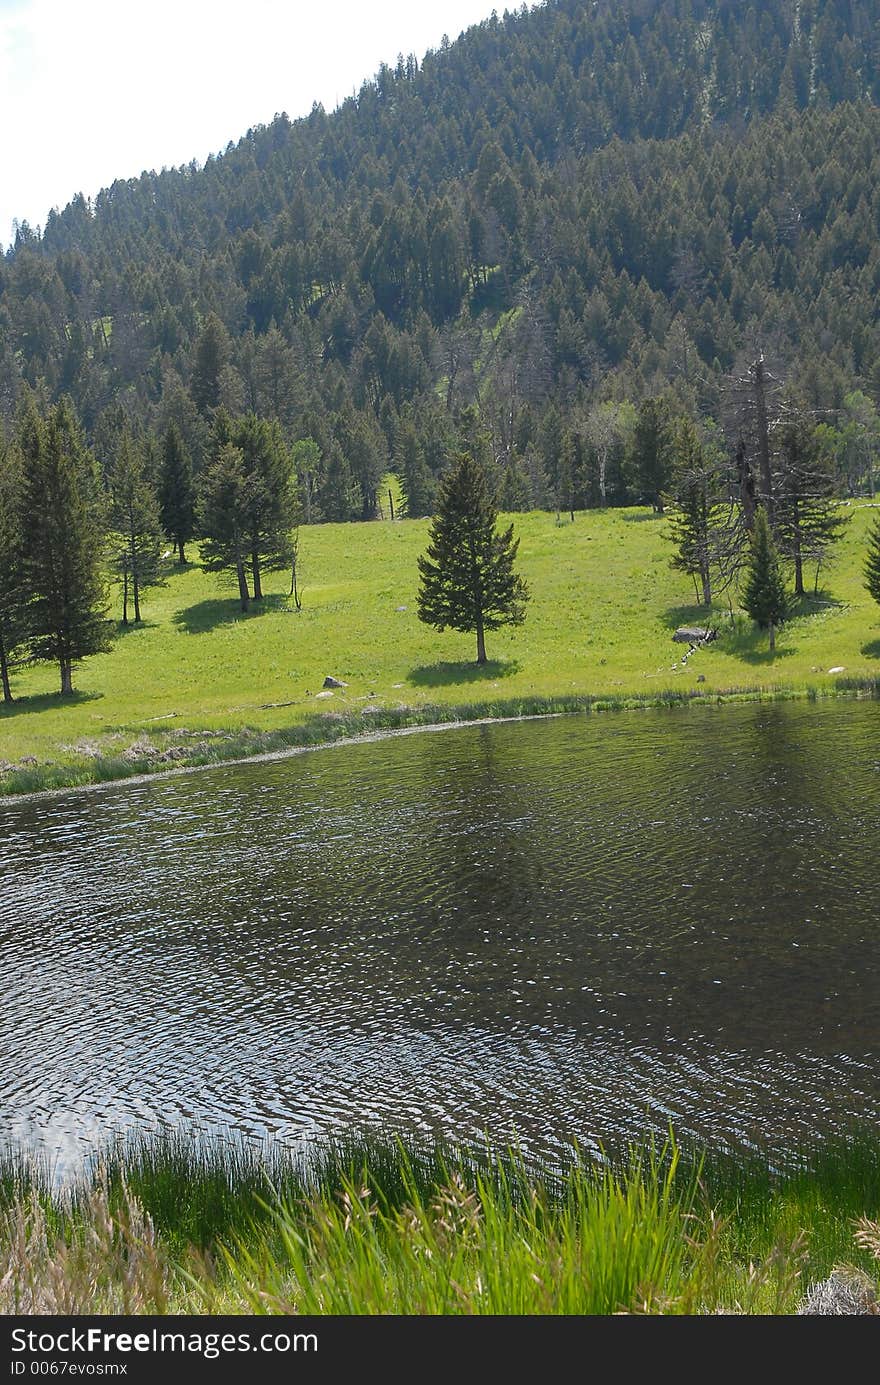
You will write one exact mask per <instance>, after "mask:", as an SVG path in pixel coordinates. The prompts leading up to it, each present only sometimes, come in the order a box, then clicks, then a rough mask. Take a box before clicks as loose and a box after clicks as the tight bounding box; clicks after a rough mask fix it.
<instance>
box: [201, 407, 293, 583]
mask: <svg viewBox="0 0 880 1385" xmlns="http://www.w3.org/2000/svg"><path fill="white" fill-rule="evenodd" d="M227 434H228V441H229V442H231V443H232V445H233V446H234V447H236V448H237V449H238V450H239V451H240V452H241V454H242V459H243V465H244V470H245V474H246V476H247V479H248V484H247V487H246V488H245V490H244V491H243V492H242V495H243V497H244V500H245V503H246V511H245V514H244V516H243V520H244V524H245V530H246V534H247V539H248V552H249V560H250V568H251V575H252V579H253V595H254V600H255V601H260V600H262V597H263V585H262V573H263V570H264V569H266V568H268V569H279V568H286V567H288V566H289V564H290V561H291V552H290V534H291V530H292V529H293V527H294V525H295V524H296V523H297V521H298V514H297V494H296V477H295V474H294V469H293V459H292V457H291V455H290V451H289V449H288V448H287V445H286V444H285V442H284V438H283V437H282V435H281V427H280V425H279V423H278V420H277V419H266V418H257V416H256V414H245V415H244V416H243V417H241V418H237V419H232V420H229V419H227V418H225V417H224V418H223V420H222V421H221V422H220V425H219V436H221V437H222V438H223V439H224V440H226V437H227Z"/></svg>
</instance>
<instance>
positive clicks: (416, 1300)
mask: <svg viewBox="0 0 880 1385" xmlns="http://www.w3.org/2000/svg"><path fill="white" fill-rule="evenodd" d="M878 1213H880V1140H878V1139H877V1136H876V1133H875V1132H872V1131H868V1132H864V1133H862V1134H857V1135H854V1136H852V1137H851V1138H848V1139H843V1138H841V1139H838V1140H835V1141H832V1142H829V1143H827V1144H825V1145H822V1146H818V1145H817V1146H816V1147H815V1148H812V1149H801V1150H798V1151H793V1153H792V1155H791V1157H790V1158H789V1159H788V1160H787V1161H786V1162H785V1165H784V1167H782V1168H777V1169H775V1170H771V1169H770V1168H769V1167H768V1166H767V1164H766V1162H764V1161H762V1160H761V1159H760V1158H759V1157H758V1156H750V1157H746V1158H745V1159H743V1158H736V1159H734V1158H733V1157H732V1156H729V1155H707V1156H704V1157H697V1156H694V1155H689V1154H687V1153H685V1154H683V1153H682V1152H681V1151H680V1150H679V1149H678V1148H677V1147H676V1145H675V1143H674V1142H673V1141H672V1140H670V1141H669V1142H668V1143H667V1144H666V1145H665V1146H664V1147H662V1148H661V1147H658V1146H657V1145H656V1144H654V1143H650V1142H649V1143H646V1144H645V1145H643V1146H642V1147H640V1148H635V1149H632V1150H630V1151H628V1152H627V1153H626V1154H625V1155H623V1156H622V1157H621V1158H620V1159H619V1160H611V1161H609V1162H606V1163H601V1162H589V1161H586V1160H581V1159H578V1158H572V1159H571V1160H569V1161H568V1162H567V1163H558V1164H556V1165H553V1166H540V1165H536V1164H534V1163H533V1162H531V1161H528V1160H526V1159H525V1158H524V1157H522V1156H521V1155H520V1154H518V1153H515V1152H496V1151H492V1150H488V1149H486V1150H461V1149H455V1148H452V1147H450V1146H444V1145H442V1144H433V1145H432V1144H423V1145H409V1146H404V1145H402V1144H400V1143H395V1142H393V1141H391V1140H387V1139H386V1140H383V1139H370V1140H364V1141H357V1140H351V1141H348V1142H345V1143H337V1144H335V1145H333V1146H330V1147H329V1148H325V1149H324V1150H323V1151H321V1152H320V1153H319V1154H318V1155H316V1156H315V1157H314V1158H313V1159H311V1161H310V1162H308V1163H306V1162H304V1161H302V1160H299V1159H297V1158H295V1157H294V1156H293V1155H291V1154H289V1153H285V1152H284V1151H281V1150H278V1149H274V1150H270V1151H266V1152H263V1153H259V1152H257V1151H253V1150H249V1149H248V1148H246V1147H245V1146H244V1145H241V1144H231V1145H223V1146H221V1145H219V1144H209V1143H206V1144H200V1143H197V1142H194V1141H189V1140H186V1139H184V1138H182V1137H175V1136H163V1137H160V1138H158V1139H156V1140H141V1141H137V1142H135V1143H128V1144H126V1145H119V1146H117V1147H116V1148H114V1149H112V1150H111V1151H110V1152H109V1153H108V1154H107V1155H106V1156H105V1157H104V1158H103V1159H101V1160H100V1161H99V1162H96V1163H95V1164H94V1165H93V1166H92V1167H91V1169H90V1171H89V1173H88V1175H87V1176H85V1177H84V1178H83V1180H82V1181H81V1182H80V1183H79V1184H77V1185H75V1186H74V1187H72V1188H69V1189H67V1190H65V1191H62V1192H59V1191H57V1190H56V1191H53V1190H52V1188H51V1186H50V1183H49V1180H48V1178H47V1175H46V1171H45V1170H43V1169H41V1168H40V1167H37V1166H32V1165H27V1164H26V1163H24V1162H23V1161H21V1160H20V1159H19V1160H15V1159H12V1158H8V1159H6V1161H5V1162H3V1163H2V1164H0V1310H2V1311H3V1312H7V1313H9V1312H12V1313H34V1312H42V1313H94V1312H108V1313H184V1312H189V1313H206V1314H207V1313H212V1312H233V1313H234V1312H242V1313H253V1312H267V1313H320V1314H325V1313H403V1314H415V1313H432V1314H433V1313H490V1314H492V1313H590V1314H606V1313H614V1312H652V1313H657V1312H665V1313H711V1312H716V1311H728V1312H730V1311H733V1312H742V1313H751V1312H761V1313H790V1312H794V1311H796V1308H797V1305H798V1303H799V1301H800V1300H801V1298H802V1296H803V1294H804V1292H805V1290H806V1289H807V1287H808V1286H809V1284H810V1283H811V1282H814V1281H816V1280H819V1279H822V1278H824V1277H825V1276H826V1275H827V1274H828V1273H829V1272H830V1270H831V1269H832V1268H833V1266H834V1265H836V1264H838V1263H840V1262H847V1263H850V1264H852V1265H854V1266H860V1267H861V1269H862V1271H863V1272H867V1273H868V1274H869V1275H870V1276H871V1277H872V1280H873V1282H874V1283H876V1279H877V1262H876V1259H875V1258H874V1257H875V1255H876V1253H877V1249H878V1241H880V1227H878V1225H877V1218H878Z"/></svg>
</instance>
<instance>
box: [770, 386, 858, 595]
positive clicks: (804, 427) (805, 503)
mask: <svg viewBox="0 0 880 1385" xmlns="http://www.w3.org/2000/svg"><path fill="white" fill-rule="evenodd" d="M777 455H778V458H779V475H778V478H777V482H776V510H775V521H776V541H777V543H778V545H779V549H780V552H781V553H782V554H783V555H784V556H785V557H786V558H788V559H789V560H790V561H791V562H792V564H793V565H794V594H795V596H803V594H804V564H805V563H807V562H813V563H815V564H816V581H815V584H814V585H815V586H818V583H819V569H820V568H821V566H822V564H823V562H825V561H826V559H827V556H828V552H829V550H830V548H831V547H832V545H833V544H834V543H836V542H837V540H838V539H840V538H841V536H842V534H843V530H844V529H845V527H846V524H847V516H846V515H845V514H844V513H843V512H842V511H841V508H840V504H839V502H838V500H837V497H836V495H835V484H834V476H833V473H832V471H831V468H830V466H829V463H828V459H827V457H826V456H825V455H824V454H823V452H822V450H821V447H820V445H819V440H818V439H817V437H816V428H815V425H814V423H813V421H812V419H811V418H810V417H809V416H808V415H807V414H806V413H804V412H803V411H802V409H800V408H799V407H798V406H797V405H796V404H794V405H792V406H791V408H790V411H789V415H788V417H787V418H786V420H785V422H784V423H783V425H782V427H781V428H780V430H779V437H778V453H777Z"/></svg>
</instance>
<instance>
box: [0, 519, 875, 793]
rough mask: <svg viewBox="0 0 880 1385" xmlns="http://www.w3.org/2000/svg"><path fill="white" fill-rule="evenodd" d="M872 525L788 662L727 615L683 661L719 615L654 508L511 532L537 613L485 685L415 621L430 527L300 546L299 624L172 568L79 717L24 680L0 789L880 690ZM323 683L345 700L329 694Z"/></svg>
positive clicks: (840, 564) (801, 625)
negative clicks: (642, 706)
mask: <svg viewBox="0 0 880 1385" xmlns="http://www.w3.org/2000/svg"><path fill="white" fill-rule="evenodd" d="M874 513H876V511H875V510H874V508H873V507H872V506H870V505H868V504H867V503H861V504H856V505H854V506H853V507H852V515H853V518H852V523H851V524H850V526H849V529H848V532H847V536H846V538H845V540H844V543H843V544H842V545H841V546H840V549H839V552H838V556H837V560H836V562H835V564H834V566H833V568H831V569H830V570H829V571H828V573H827V574H824V575H823V579H822V582H823V585H822V586H820V592H819V596H818V598H816V599H813V598H808V599H807V600H806V601H805V602H804V604H803V606H802V608H801V610H800V612H799V614H798V615H797V616H796V618H795V619H793V620H792V621H791V622H790V623H789V624H788V625H787V626H786V627H785V629H784V630H783V631H782V632H781V633H780V638H779V641H778V646H777V651H776V655H775V656H774V657H771V655H770V654H769V653H768V651H767V648H766V646H767V639H766V636H765V635H763V634H760V633H759V632H758V631H757V630H756V629H755V627H753V626H752V624H751V622H749V621H748V620H747V619H746V618H745V617H744V616H742V615H741V614H740V613H739V612H738V611H737V610H736V608H735V607H734V611H733V614H731V612H730V610H729V608H728V604H727V601H726V600H725V601H723V602H722V603H720V604H719V605H717V606H716V607H715V609H714V610H713V613H712V616H711V623H713V624H715V625H717V626H718V629H719V632H720V633H719V638H718V641H717V643H715V644H713V645H710V646H707V647H705V648H703V649H700V650H699V651H698V652H697V653H696V654H694V655H693V656H692V657H691V658H690V659H689V660H688V661H687V662H686V663H682V662H681V656H682V654H683V653H684V652H685V649H684V647H682V646H681V645H676V644H673V642H672V638H671V637H672V633H673V630H674V629H675V627H676V626H677V625H680V624H682V623H692V622H694V621H697V622H699V623H706V622H707V615H706V612H705V610H704V609H701V608H699V607H696V606H694V605H692V604H689V603H690V602H692V600H693V589H692V587H691V586H690V585H689V583H688V582H687V581H686V580H685V579H684V578H683V577H682V576H681V575H680V574H677V573H674V572H673V571H671V569H670V567H669V557H670V545H669V543H668V542H667V541H666V538H665V533H666V521H665V520H664V519H663V518H660V517H654V516H652V515H651V514H650V513H649V512H648V511H646V510H635V509H633V510H615V511H608V512H600V511H589V512H586V513H583V514H578V516H577V518H576V520H575V522H574V523H573V524H571V523H569V522H567V521H566V522H564V523H561V524H557V522H556V519H555V516H554V515H552V514H546V513H541V512H534V513H531V514H527V515H520V516H516V517H515V524H516V532H517V533H518V534H519V535H520V537H521V546H520V558H521V566H522V570H523V571H524V573H525V575H526V577H527V580H528V582H529V585H530V587H531V591H532V601H531V604H530V607H529V611H528V615H527V619H526V623H525V625H524V626H522V627H521V628H520V629H519V630H514V631H509V630H505V631H500V632H497V633H495V634H493V635H491V636H490V637H489V639H488V646H487V647H488V653H489V658H490V663H489V664H488V665H487V666H485V667H483V668H478V667H477V665H476V664H475V663H474V662H472V661H473V660H474V657H475V647H474V640H473V638H472V637H471V636H469V635H459V634H456V633H454V632H451V631H447V632H446V633H445V634H444V635H440V634H437V633H436V632H435V631H433V630H430V629H429V628H427V627H426V626H424V625H422V624H421V623H420V622H419V620H418V617H417V615H416V588H417V567H416V559H417V556H418V554H419V553H420V552H422V551H423V549H424V547H425V543H426V536H427V529H428V521H427V520H404V521H401V522H395V523H393V524H391V523H388V522H385V523H376V524H345V525H332V524H328V525H320V526H314V527H312V528H309V529H306V530H304V531H303V535H302V542H301V550H302V557H301V566H302V580H303V584H304V604H303V609H302V610H301V611H300V612H296V611H294V610H293V609H292V603H291V602H289V601H288V600H287V598H286V591H287V581H286V578H285V575H284V574H276V575H275V576H274V577H273V578H272V579H270V582H269V584H268V590H269V592H270V595H269V597H268V599H267V601H266V603H265V606H266V609H265V610H264V611H258V610H255V611H254V612H253V613H251V614H248V615H242V614H241V612H240V611H239V610H238V608H237V605H238V603H237V600H236V598H235V595H234V593H233V591H232V589H231V587H230V586H229V585H227V584H224V583H223V581H222V579H220V578H217V577H214V576H209V575H207V574H206V573H205V572H203V570H202V569H201V567H200V566H198V565H197V564H195V563H193V564H192V565H191V566H189V567H188V568H187V569H185V570H182V571H181V570H177V569H173V568H170V569H169V575H168V580H167V584H166V585H165V586H164V587H161V588H158V589H157V590H155V591H153V592H151V593H148V595H147V598H146V601H145V603H144V616H145V620H144V624H143V626H141V627H139V628H131V629H130V630H129V631H128V632H123V631H122V628H121V626H120V627H119V639H118V641H117V643H116V646H115V648H114V650H113V652H112V653H110V654H107V655H101V656H98V657H96V658H93V659H90V660H88V661H87V662H86V663H84V664H83V665H82V666H81V668H80V669H79V671H78V673H77V675H76V678H75V686H76V688H77V696H76V698H75V699H74V700H73V701H70V700H68V701H67V702H64V701H62V699H61V698H60V697H58V696H57V694H56V692H55V688H56V686H57V681H56V680H57V671H56V670H55V668H54V667H52V666H48V665H44V666H41V667H39V668H33V669H30V670H27V671H25V672H23V673H21V674H19V675H18V677H17V678H16V680H15V692H16V695H17V698H18V700H17V701H16V703H15V704H13V705H12V706H11V707H0V765H2V766H3V771H4V772H3V774H2V779H0V782H2V783H3V785H4V787H5V788H7V789H17V790H21V789H26V788H37V787H42V786H43V785H44V784H46V783H75V782H86V781H88V780H91V779H94V778H112V777H116V776H117V775H121V774H124V773H132V772H135V771H137V770H139V769H143V768H148V767H149V768H155V767H168V766H169V765H173V764H175V763H178V762H180V763H185V762H186V761H192V760H195V761H199V760H202V761H204V760H206V759H217V758H228V757H229V756H232V755H235V754H242V753H255V752H256V751H259V750H265V749H271V748H273V747H275V746H278V745H283V744H285V743H286V744H289V743H291V741H295V740H296V739H297V738H300V739H301V734H302V733H301V732H297V731H296V730H295V728H297V727H300V728H301V727H302V725H303V723H309V722H311V723H312V724H311V729H310V731H309V738H310V739H315V740H320V739H328V738H330V737H331V736H335V735H339V734H341V733H342V732H346V733H347V732H349V731H352V730H360V729H362V728H363V729H369V728H371V727H373V728H374V727H376V726H377V725H378V726H382V725H389V724H406V722H408V721H418V720H431V719H434V716H435V712H434V709H435V708H437V709H440V710H439V711H438V712H437V713H436V715H441V716H444V717H446V718H448V717H449V716H450V715H451V714H452V709H454V708H462V707H466V706H467V707H468V709H469V710H468V713H467V714H468V715H474V713H475V711H480V710H486V711H489V710H491V711H492V712H494V713H496V714H498V713H499V712H503V711H504V710H507V711H509V712H513V713H516V712H519V711H529V710H530V711H535V710H541V708H542V706H543V702H542V700H543V699H548V700H552V701H553V703H554V704H557V705H559V704H560V700H561V701H562V705H564V704H565V702H570V701H571V700H573V699H574V698H577V697H582V696H588V695H590V696H594V697H596V696H599V697H608V696H611V697H612V698H615V699H625V698H629V697H638V698H657V699H663V697H664V695H665V694H666V693H667V692H668V691H669V690H672V691H673V692H674V693H678V694H688V693H691V694H693V693H697V692H700V693H705V694H707V695H711V694H719V693H723V692H726V691H729V690H731V689H756V690H757V689H793V690H804V689H807V688H814V689H816V690H818V691H819V692H821V693H831V692H834V691H836V690H837V689H838V688H839V686H840V682H841V680H842V679H843V680H844V681H845V680H849V679H871V678H874V677H876V676H877V675H878V673H880V610H878V608H877V607H876V605H875V603H874V602H873V601H872V600H871V599H870V597H869V596H868V594H867V593H866V592H865V590H864V588H863V585H862V572H861V569H862V562H863V553H864V546H865V533H866V529H867V526H868V523H869V522H870V519H871V517H872V515H873V514H874ZM194 554H195V550H193V555H194ZM117 604H118V601H117ZM830 670H843V672H842V673H840V672H835V673H832V672H831V671H830ZM327 674H331V675H333V676H335V677H336V678H339V679H341V680H344V681H345V682H346V683H347V684H348V687H347V688H346V689H343V690H339V691H336V692H334V693H332V694H331V695H330V696H323V697H321V696H319V694H320V693H321V691H322V684H323V680H324V677H325V675H327ZM701 676H702V679H704V680H705V681H698V680H699V679H700V677H701ZM475 704H476V706H475ZM485 704H491V706H487V705H485ZM315 719H317V720H315ZM291 728H294V730H293V731H291ZM22 760H26V761H29V763H26V764H25V765H24V766H22V764H21V761H22ZM33 761H36V763H35V764H34V763H33Z"/></svg>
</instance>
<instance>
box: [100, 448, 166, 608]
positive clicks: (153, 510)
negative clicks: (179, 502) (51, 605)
mask: <svg viewBox="0 0 880 1385" xmlns="http://www.w3.org/2000/svg"><path fill="white" fill-rule="evenodd" d="M107 483H108V490H109V492H110V516H109V517H110V525H111V528H112V530H113V533H114V543H113V553H112V561H113V566H114V568H115V569H116V571H117V573H118V574H119V576H120V578H121V580H122V623H123V625H128V593H129V589H130V590H131V596H132V603H133V605H134V618H135V621H136V622H139V621H140V618H141V593H142V592H143V591H144V589H145V588H146V587H151V586H155V584H156V583H157V582H158V581H159V580H160V574H161V553H160V550H161V547H162V535H161V530H160V522H159V501H158V498H157V496H156V492H155V491H154V490H153V487H152V485H151V484H150V479H149V475H148V470H147V464H146V454H145V450H144V449H143V447H142V446H139V444H138V443H137V442H135V440H134V439H133V438H132V436H131V434H130V433H129V432H128V431H127V430H126V431H125V432H124V433H123V434H122V436H121V438H120V440H119V448H118V451H117V454H116V457H115V459H114V461H113V463H112V465H111V466H110V467H109V469H108V476H107Z"/></svg>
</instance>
